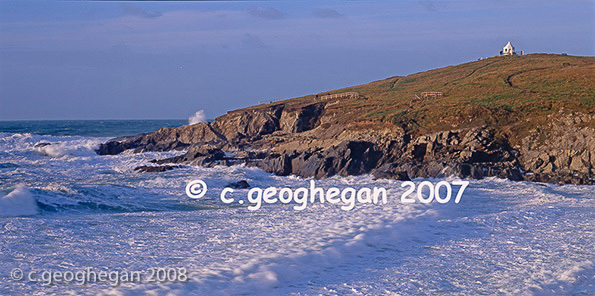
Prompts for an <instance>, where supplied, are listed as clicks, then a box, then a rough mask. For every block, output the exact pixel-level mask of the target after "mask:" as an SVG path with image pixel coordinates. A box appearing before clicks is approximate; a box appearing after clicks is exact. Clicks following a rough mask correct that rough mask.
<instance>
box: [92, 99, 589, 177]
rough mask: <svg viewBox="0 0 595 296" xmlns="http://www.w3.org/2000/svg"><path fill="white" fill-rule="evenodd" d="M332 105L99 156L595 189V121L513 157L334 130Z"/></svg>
mask: <svg viewBox="0 0 595 296" xmlns="http://www.w3.org/2000/svg"><path fill="white" fill-rule="evenodd" d="M328 105H330V103H329V102H326V103H320V102H313V103H312V104H307V105H304V106H301V107H296V106H292V107H291V108H289V107H286V105H284V104H278V105H273V106H268V107H262V108H255V109H247V110H238V111H234V112H230V113H228V114H226V115H224V116H221V117H219V118H217V119H216V120H215V121H214V122H212V123H206V122H203V123H199V124H195V125H191V126H183V127H178V128H162V129H159V130H157V131H156V132H154V133H148V134H141V135H138V136H133V137H123V138H117V139H114V140H112V141H110V142H107V143H105V144H102V145H101V147H100V148H99V149H98V150H97V153H99V154H118V153H120V152H122V151H124V150H127V149H134V151H135V152H144V151H167V150H182V149H188V152H187V153H186V154H184V155H181V156H177V157H173V158H169V159H162V160H157V161H155V162H156V163H157V164H167V163H184V164H194V165H202V166H214V165H235V164H245V165H248V166H257V167H260V168H262V169H263V170H265V171H268V172H272V173H275V174H278V175H291V174H294V175H298V176H302V177H315V178H325V177H329V176H333V175H340V176H348V175H359V174H368V173H371V174H373V175H374V176H376V177H377V178H397V179H400V180H408V179H409V178H414V177H446V176H450V175H456V176H460V177H466V178H478V179H479V178H483V177H487V176H497V177H501V178H508V179H511V180H530V181H543V182H553V183H575V184H591V183H593V167H594V166H595V131H594V130H593V128H590V127H588V126H587V125H586V123H588V122H594V121H595V120H594V119H593V117H589V116H586V115H580V116H578V115H572V116H567V117H563V118H559V119H556V120H553V119H552V122H551V125H550V126H547V127H542V128H541V129H539V130H536V131H535V133H534V134H532V135H531V136H529V137H527V138H525V139H523V141H522V145H521V146H520V147H516V148H512V147H510V145H509V144H508V142H507V140H506V138H505V137H503V136H501V135H500V134H498V133H497V132H496V131H494V130H493V129H491V128H489V127H487V126H482V127H476V128H467V129H458V130H450V131H443V132H436V133H431V134H426V135H422V136H418V137H415V138H413V139H412V136H411V135H409V134H407V133H406V132H405V131H404V130H403V129H401V128H398V127H394V126H393V127H390V126H387V127H380V128H379V127H374V128H368V129H366V128H363V129H362V128H357V129H356V128H355V127H356V126H355V125H341V124H330V123H332V120H333V116H334V114H332V113H331V112H330V111H329V108H328ZM325 122H326V123H328V124H323V123H325ZM226 152H227V154H226ZM230 155H233V156H230ZM139 170H140V171H146V170H154V169H153V168H147V169H145V168H142V169H139Z"/></svg>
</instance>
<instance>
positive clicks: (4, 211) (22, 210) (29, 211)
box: [0, 184, 38, 216]
mask: <svg viewBox="0 0 595 296" xmlns="http://www.w3.org/2000/svg"><path fill="white" fill-rule="evenodd" d="M37 212H38V210H37V203H36V202H35V199H34V198H33V196H32V195H31V192H29V189H27V187H25V186H24V185H21V184H19V185H17V187H16V188H15V189H14V190H13V191H12V192H10V193H9V194H7V195H5V196H3V197H2V198H0V216H31V215H36V214H37Z"/></svg>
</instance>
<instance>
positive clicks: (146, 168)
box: [134, 165, 180, 173]
mask: <svg viewBox="0 0 595 296" xmlns="http://www.w3.org/2000/svg"><path fill="white" fill-rule="evenodd" d="M179 167H180V166H177V165H162V166H147V165H143V166H139V167H136V168H135V169H134V171H135V172H137V173H159V172H165V171H170V170H173V169H175V168H179Z"/></svg>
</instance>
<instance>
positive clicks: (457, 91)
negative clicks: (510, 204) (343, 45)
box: [247, 54, 595, 142]
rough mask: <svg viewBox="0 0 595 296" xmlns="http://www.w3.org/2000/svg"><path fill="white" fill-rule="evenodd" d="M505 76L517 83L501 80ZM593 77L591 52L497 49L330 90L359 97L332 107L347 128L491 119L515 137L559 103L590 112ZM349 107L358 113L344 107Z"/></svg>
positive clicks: (594, 102) (434, 127) (297, 102)
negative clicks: (503, 52)
mask: <svg viewBox="0 0 595 296" xmlns="http://www.w3.org/2000/svg"><path fill="white" fill-rule="evenodd" d="M511 75H512V79H511V81H512V83H513V85H514V86H515V87H511V86H510V85H509V84H508V83H507V78H508V77H510V76H511ZM395 79H398V81H397V82H396V83H395V84H394V87H393V83H394V81H395ZM593 81H595V58H593V57H575V56H563V55H552V54H530V55H524V56H506V57H498V56H497V57H492V58H489V59H484V60H481V61H474V62H469V63H465V64H461V65H457V66H450V67H445V68H439V69H433V70H430V71H426V72H421V73H415V74H411V75H408V76H406V77H398V76H395V77H390V78H387V79H384V80H380V81H375V82H371V83H368V84H364V85H359V86H354V87H348V88H344V89H340V90H334V91H330V92H329V93H339V92H345V91H356V92H359V93H360V94H361V95H362V96H363V97H365V99H363V98H362V97H360V98H357V99H342V101H341V104H336V105H333V106H331V107H330V110H332V111H333V112H336V113H337V117H336V120H337V122H338V123H341V124H344V125H345V126H347V127H349V126H353V125H356V124H357V123H358V122H366V123H367V124H368V123H370V122H377V123H378V124H382V125H385V124H393V125H395V126H400V127H403V128H404V129H406V130H408V131H410V132H412V133H418V134H422V133H427V132H432V131H440V130H447V129H453V128H463V127H473V126H480V125H483V124H489V125H491V126H493V127H495V128H500V129H502V130H506V131H507V132H508V133H509V134H510V135H509V136H510V139H511V141H513V142H514V141H515V140H516V139H519V138H520V137H523V136H524V135H526V134H527V133H528V132H529V131H530V129H531V128H533V127H535V126H540V125H543V124H545V123H547V120H548V115H552V114H554V115H556V116H557V115H559V111H560V110H563V112H564V113H571V112H583V113H592V112H595V85H594V83H593ZM424 91H440V92H443V93H444V96H443V97H442V98H437V99H427V100H415V95H418V96H419V95H420V93H421V92H424ZM313 100H314V96H306V97H301V98H295V99H290V100H285V101H281V102H275V103H273V104H269V105H260V106H254V107H250V108H247V109H254V108H263V107H266V106H271V105H277V104H286V105H288V107H295V108H299V107H300V106H304V105H307V104H311V103H313V102H314V101H313ZM352 110H357V112H349V111H352ZM342 114H345V115H342Z"/></svg>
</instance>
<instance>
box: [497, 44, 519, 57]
mask: <svg viewBox="0 0 595 296" xmlns="http://www.w3.org/2000/svg"><path fill="white" fill-rule="evenodd" d="M500 54H501V55H515V54H516V52H515V51H514V46H512V44H510V41H508V43H506V45H505V46H504V48H503V49H502V51H501V52H500Z"/></svg>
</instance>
